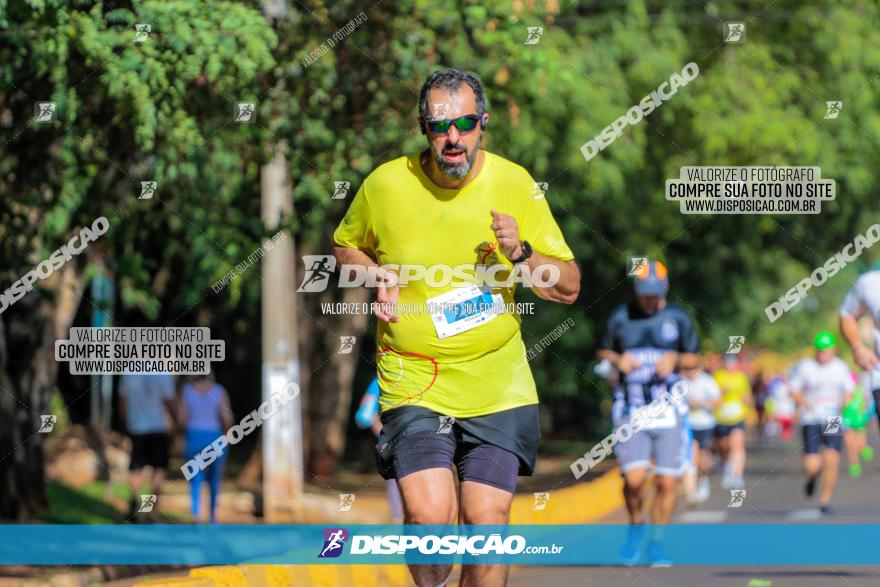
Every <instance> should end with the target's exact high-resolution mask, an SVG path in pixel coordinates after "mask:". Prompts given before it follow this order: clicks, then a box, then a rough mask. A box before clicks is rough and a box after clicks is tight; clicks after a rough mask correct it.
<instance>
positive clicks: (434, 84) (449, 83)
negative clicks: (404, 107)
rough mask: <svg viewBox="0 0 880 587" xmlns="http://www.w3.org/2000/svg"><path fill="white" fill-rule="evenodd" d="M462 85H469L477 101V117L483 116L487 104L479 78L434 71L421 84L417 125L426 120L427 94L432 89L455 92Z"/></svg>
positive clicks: (450, 70) (466, 74)
mask: <svg viewBox="0 0 880 587" xmlns="http://www.w3.org/2000/svg"><path fill="white" fill-rule="evenodd" d="M462 84H467V85H469V86H470V87H471V89H472V90H473V91H474V96H475V97H476V99H477V116H483V114H485V113H486V111H487V110H488V108H489V104H488V102H487V101H486V94H485V93H483V84H482V82H480V77H479V76H478V75H477V74H475V73H472V72H470V71H461V70H460V69H453V68H449V69H443V70H441V71H435V72H434V73H432V74H431V75H429V76H428V79H426V80H425V83H424V84H422V91H421V92H419V124H422V125H424V121H425V120H427V119H428V92H430V91H431V90H432V89H433V88H442V89H444V90H447V91H450V92H457V91H458V89H459V88H460V87H461V85H462Z"/></svg>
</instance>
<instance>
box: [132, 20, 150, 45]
mask: <svg viewBox="0 0 880 587" xmlns="http://www.w3.org/2000/svg"><path fill="white" fill-rule="evenodd" d="M152 30H153V27H152V26H151V25H148V24H136V25H134V31H135V33H134V39H132V40H133V41H134V42H135V43H143V42H144V41H146V40H147V39H148V38H149V37H150V31H152Z"/></svg>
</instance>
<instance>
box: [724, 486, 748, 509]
mask: <svg viewBox="0 0 880 587" xmlns="http://www.w3.org/2000/svg"><path fill="white" fill-rule="evenodd" d="M745 498H746V490H745V489H731V490H730V503H729V504H727V507H729V508H739V507H742V504H743V500H745Z"/></svg>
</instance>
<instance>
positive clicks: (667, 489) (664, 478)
mask: <svg viewBox="0 0 880 587" xmlns="http://www.w3.org/2000/svg"><path fill="white" fill-rule="evenodd" d="M677 484H678V478H676V477H671V476H669V475H657V476H656V477H654V485H656V486H657V495H656V496H655V497H654V504H653V507H652V508H651V522H653V523H654V524H668V523H669V520H670V519H671V518H672V512H674V511H675V499H676V494H675V488H676V485H677Z"/></svg>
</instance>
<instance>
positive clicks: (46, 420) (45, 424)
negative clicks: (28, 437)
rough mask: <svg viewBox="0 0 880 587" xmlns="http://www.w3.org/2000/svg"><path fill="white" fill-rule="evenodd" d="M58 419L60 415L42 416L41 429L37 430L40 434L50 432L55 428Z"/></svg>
mask: <svg viewBox="0 0 880 587" xmlns="http://www.w3.org/2000/svg"><path fill="white" fill-rule="evenodd" d="M57 421H58V416H53V415H52V414H49V415H44V416H40V429H39V430H37V432H38V433H39V434H49V433H50V432H52V429H53V428H55V422H57Z"/></svg>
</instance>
